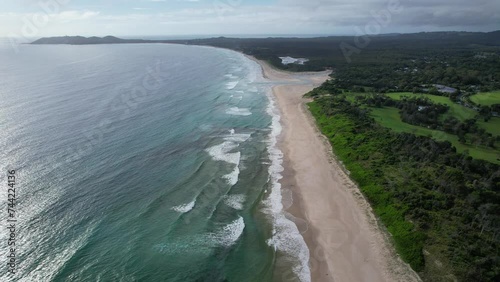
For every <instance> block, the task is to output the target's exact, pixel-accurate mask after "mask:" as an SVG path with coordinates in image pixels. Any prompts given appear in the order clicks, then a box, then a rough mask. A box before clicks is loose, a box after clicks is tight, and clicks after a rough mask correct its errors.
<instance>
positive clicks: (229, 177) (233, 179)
mask: <svg viewBox="0 0 500 282" xmlns="http://www.w3.org/2000/svg"><path fill="white" fill-rule="evenodd" d="M239 175H240V169H239V168H238V166H236V167H235V168H234V169H233V171H231V173H229V174H226V175H224V176H222V178H224V179H226V181H227V183H228V184H229V185H231V186H234V185H236V183H238V177H239Z"/></svg>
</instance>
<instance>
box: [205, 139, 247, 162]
mask: <svg viewBox="0 0 500 282" xmlns="http://www.w3.org/2000/svg"><path fill="white" fill-rule="evenodd" d="M236 148H238V144H237V143H234V142H231V141H225V142H223V143H221V144H219V145H215V146H213V147H210V148H208V149H206V151H207V152H208V154H209V155H210V156H211V157H212V159H213V160H215V161H223V162H226V163H230V164H235V165H238V164H239V163H240V158H241V153H240V152H234V153H230V152H231V151H233V150H234V149H236Z"/></svg>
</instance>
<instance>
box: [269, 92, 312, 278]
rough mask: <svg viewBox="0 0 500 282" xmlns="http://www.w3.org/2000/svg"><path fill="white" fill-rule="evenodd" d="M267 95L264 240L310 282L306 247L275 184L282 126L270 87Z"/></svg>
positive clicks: (280, 168)
mask: <svg viewBox="0 0 500 282" xmlns="http://www.w3.org/2000/svg"><path fill="white" fill-rule="evenodd" d="M267 97H268V99H269V105H268V107H267V113H268V114H269V115H270V116H271V118H272V122H271V132H270V134H269V139H268V152H269V159H270V161H271V165H270V166H269V177H270V182H271V192H270V193H269V195H268V197H267V198H266V199H265V200H264V201H263V203H264V207H265V208H264V211H265V212H266V213H267V214H268V215H269V216H270V217H271V219H272V221H273V235H272V237H271V238H269V239H268V240H267V241H266V242H267V244H268V245H269V246H271V247H274V248H275V249H276V250H279V251H280V252H283V253H284V254H285V256H287V257H288V258H289V259H292V260H293V261H294V262H295V265H294V266H293V267H292V271H293V272H294V273H295V274H296V275H297V278H298V279H299V280H300V281H301V282H310V281H311V271H310V269H309V249H308V247H307V245H306V242H305V241H304V238H303V237H302V235H301V234H300V231H299V229H298V228H297V225H295V223H294V222H292V221H291V220H289V219H287V218H286V216H285V214H284V210H283V203H282V200H283V199H282V196H281V184H280V183H279V180H280V179H282V178H283V176H282V175H281V173H282V172H283V170H284V168H283V166H282V164H283V153H282V152H281V150H280V149H279V148H278V147H277V143H278V136H279V135H280V134H281V131H282V127H281V123H280V115H279V113H278V110H277V108H276V104H275V101H274V97H273V96H272V94H271V91H270V90H269V91H268V92H267Z"/></svg>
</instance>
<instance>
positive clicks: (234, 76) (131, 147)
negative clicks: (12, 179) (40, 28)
mask: <svg viewBox="0 0 500 282" xmlns="http://www.w3.org/2000/svg"><path fill="white" fill-rule="evenodd" d="M0 61H1V62H2V64H1V65H0V77H1V78H0V100H1V101H2V102H1V104H0V122H1V128H2V132H3V133H2V135H1V137H0V142H1V145H2V151H1V156H0V157H1V158H2V160H3V161H2V163H1V169H2V170H1V171H2V176H1V177H2V183H6V180H5V177H6V175H5V172H6V170H7V169H16V171H17V174H18V180H17V181H18V186H17V191H18V198H19V202H18V205H17V207H16V209H17V210H18V215H19V222H18V226H19V231H18V234H17V239H18V242H17V246H18V248H17V255H18V261H19V265H18V269H17V274H16V275H15V276H9V275H7V274H6V267H5V264H3V263H2V264H1V266H0V271H1V274H0V280H2V281H6V280H4V279H11V280H15V281H273V280H279V281H281V280H283V279H282V277H284V276H282V275H281V273H282V272H283V271H285V272H286V269H291V270H292V272H293V274H292V275H291V274H290V273H287V276H286V277H288V278H287V280H294V279H295V278H293V277H300V275H304V272H305V274H306V275H307V271H308V270H307V269H306V268H305V267H304V263H307V262H304V255H306V257H307V253H304V252H307V250H304V249H303V246H304V245H303V242H301V241H300V240H301V239H298V237H300V235H298V233H297V234H295V233H293V232H295V231H296V227H295V226H294V225H293V223H291V222H289V221H287V220H286V219H285V218H284V216H283V215H282V214H281V213H280V209H281V204H280V195H279V185H278V184H277V180H278V179H279V173H280V172H281V169H282V168H281V166H280V160H279V159H280V158H281V155H280V154H281V153H280V152H279V151H278V150H276V149H275V148H274V145H275V139H276V135H277V134H278V133H279V124H278V119H277V116H276V115H275V113H274V112H273V111H274V110H273V107H272V101H270V97H269V88H270V85H269V84H268V83H266V82H265V81H264V80H263V79H262V77H261V74H260V68H259V66H258V65H257V64H256V63H254V62H252V61H250V60H248V59H246V58H245V57H243V56H242V55H240V54H238V53H235V52H231V51H227V50H221V49H214V48H205V47H190V46H176V45H164V44H149V45H141V44H137V45H98V46H65V45H60V46H59V45H58V46H30V45H25V46H21V50H20V53H18V54H14V53H13V52H12V50H11V49H10V48H9V46H8V45H5V44H3V45H0ZM270 103H271V104H270ZM2 193H3V194H2V195H1V196H2V199H6V197H7V195H6V193H5V191H3V190H2ZM5 217H6V214H5V213H2V214H1V215H0V220H1V221H2V222H5V221H6V218H5ZM284 234H285V235H286V236H285V235H284ZM290 234H295V235H293V236H290ZM294 240H296V241H297V240H298V241H297V242H295V243H293V242H294ZM290 243H292V244H290ZM301 248H302V249H301ZM283 258H286V259H283ZM277 264H278V266H279V267H276V266H277ZM277 271H279V274H278V273H277ZM290 277H292V278H290ZM301 280H307V279H301Z"/></svg>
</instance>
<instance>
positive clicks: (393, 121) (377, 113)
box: [371, 108, 500, 164]
mask: <svg viewBox="0 0 500 282" xmlns="http://www.w3.org/2000/svg"><path fill="white" fill-rule="evenodd" d="M371 115H372V116H373V118H375V120H376V121H377V122H378V123H379V124H380V125H382V126H384V127H387V128H390V129H392V130H394V131H396V132H406V133H413V134H415V135H420V136H429V137H432V138H433V139H434V140H438V141H449V142H450V143H451V144H453V146H454V147H455V148H456V149H457V152H459V153H463V152H465V151H468V152H469V155H470V156H471V157H473V158H475V159H481V160H486V161H489V162H492V163H495V164H500V160H499V157H500V152H499V151H498V150H495V149H492V148H488V147H484V146H472V145H469V144H462V143H460V142H459V141H458V136H456V135H452V134H448V133H446V132H443V131H439V130H432V129H428V128H425V127H421V126H415V125H411V124H408V123H405V122H403V121H401V118H400V116H399V110H398V109H396V108H372V111H371ZM492 121H493V119H492V120H491V121H490V122H488V123H485V122H482V123H484V124H487V125H488V126H490V127H491V130H496V131H497V132H498V128H500V127H497V129H495V128H494V127H495V126H500V118H496V119H495V120H494V122H493V123H492Z"/></svg>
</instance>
